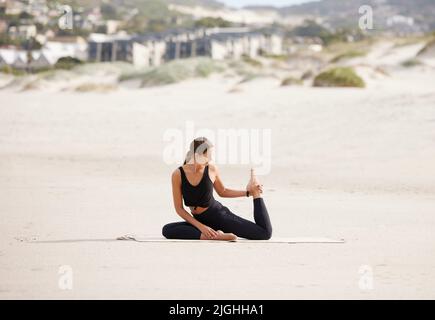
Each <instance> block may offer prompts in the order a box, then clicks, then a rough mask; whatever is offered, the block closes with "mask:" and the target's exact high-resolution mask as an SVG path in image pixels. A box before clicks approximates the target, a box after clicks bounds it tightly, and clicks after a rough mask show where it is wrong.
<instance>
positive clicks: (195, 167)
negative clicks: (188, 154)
mask: <svg viewBox="0 0 435 320" xmlns="http://www.w3.org/2000/svg"><path fill="white" fill-rule="evenodd" d="M187 164H188V165H191V166H193V170H194V171H195V172H196V171H200V170H201V169H202V168H204V167H205V166H206V164H201V163H199V162H193V161H192V162H190V161H189V162H188V163H187Z"/></svg>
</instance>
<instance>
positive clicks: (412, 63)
mask: <svg viewBox="0 0 435 320" xmlns="http://www.w3.org/2000/svg"><path fill="white" fill-rule="evenodd" d="M421 64H422V63H421V61H420V60H418V59H415V58H414V59H409V60H406V61H404V62H402V66H403V67H406V68H411V67H415V66H419V65H421Z"/></svg>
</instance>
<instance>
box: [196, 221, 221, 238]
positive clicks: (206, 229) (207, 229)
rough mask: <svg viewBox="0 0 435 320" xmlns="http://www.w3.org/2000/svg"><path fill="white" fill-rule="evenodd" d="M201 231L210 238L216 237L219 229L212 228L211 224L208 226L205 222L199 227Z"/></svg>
mask: <svg viewBox="0 0 435 320" xmlns="http://www.w3.org/2000/svg"><path fill="white" fill-rule="evenodd" d="M199 231H201V233H202V234H204V236H206V237H207V238H210V239H213V238H216V237H217V236H218V233H217V231H215V230H214V229H213V228H210V227H209V226H206V225H205V224H203V225H202V226H201V227H200V228H199Z"/></svg>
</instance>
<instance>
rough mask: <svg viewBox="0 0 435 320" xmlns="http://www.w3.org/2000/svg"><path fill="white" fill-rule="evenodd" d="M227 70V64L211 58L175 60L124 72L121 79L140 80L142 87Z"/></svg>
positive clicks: (206, 75)
mask: <svg viewBox="0 0 435 320" xmlns="http://www.w3.org/2000/svg"><path fill="white" fill-rule="evenodd" d="M224 70H225V64H223V63H221V62H218V61H214V60H212V59H209V58H191V59H183V60H175V61H171V62H168V63H166V64H163V65H161V66H158V67H154V68H148V69H144V70H139V71H133V72H130V73H124V74H122V75H121V76H120V77H119V81H127V80H140V81H141V87H151V86H159V85H167V84H172V83H178V82H181V81H183V80H187V79H192V78H206V77H208V76H209V75H211V74H213V73H219V72H222V71H224Z"/></svg>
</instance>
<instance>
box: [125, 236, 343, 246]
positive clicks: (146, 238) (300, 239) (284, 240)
mask: <svg viewBox="0 0 435 320" xmlns="http://www.w3.org/2000/svg"><path fill="white" fill-rule="evenodd" d="M117 240H123V241H136V242H197V243H198V242H199V243H203V242H213V243H216V242H236V243H290V244H296V243H345V241H344V239H331V238H322V237H294V238H282V237H281V238H278V237H276V238H274V237H272V238H271V239H269V240H247V239H243V238H239V239H237V240H236V241H223V240H221V241H217V240H182V239H166V238H163V237H158V236H141V235H125V236H121V237H118V238H117Z"/></svg>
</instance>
